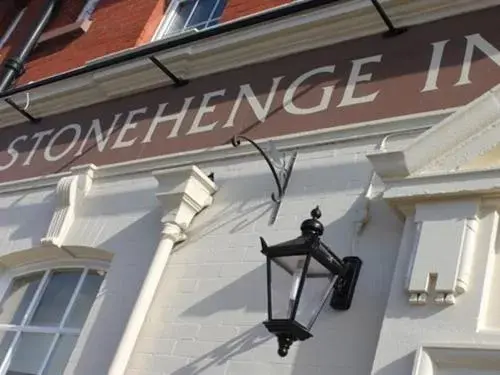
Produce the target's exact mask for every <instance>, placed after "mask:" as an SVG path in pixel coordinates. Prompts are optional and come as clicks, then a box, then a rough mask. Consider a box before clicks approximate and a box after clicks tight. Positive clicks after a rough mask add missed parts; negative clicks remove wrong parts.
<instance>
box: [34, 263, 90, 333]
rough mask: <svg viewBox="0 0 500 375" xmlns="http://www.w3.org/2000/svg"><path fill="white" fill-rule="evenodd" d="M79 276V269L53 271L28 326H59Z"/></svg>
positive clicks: (80, 271) (80, 272)
mask: <svg viewBox="0 0 500 375" xmlns="http://www.w3.org/2000/svg"><path fill="white" fill-rule="evenodd" d="M81 274H82V270H81V269H67V270H60V271H54V272H53V273H52V274H51V276H50V280H49V282H48V285H47V287H46V288H45V291H44V292H43V295H42V299H41V301H40V303H39V305H38V307H37V309H36V311H35V314H34V315H33V318H32V320H31V322H30V325H37V326H47V325H49V326H53V325H59V323H60V322H61V319H62V317H63V314H64V312H65V311H66V308H67V306H68V302H69V300H70V298H71V296H72V295H73V292H74V290H75V287H76V284H77V283H78V280H79V279H80V276H81Z"/></svg>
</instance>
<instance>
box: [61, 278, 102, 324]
mask: <svg viewBox="0 0 500 375" xmlns="http://www.w3.org/2000/svg"><path fill="white" fill-rule="evenodd" d="M103 279H104V274H103V273H102V272H99V271H94V270H89V272H88V273H87V276H86V277H85V280H84V282H83V284H82V288H81V289H80V292H79V293H78V296H77V298H76V300H75V304H74V305H73V308H72V309H71V312H70V314H69V316H68V321H67V322H66V324H65V326H66V327H72V328H81V327H83V324H84V323H85V320H86V319H87V315H88V314H89V311H90V308H91V307H92V304H93V303H94V300H95V297H96V295H97V292H98V291H99V288H100V287H101V283H102V280H103Z"/></svg>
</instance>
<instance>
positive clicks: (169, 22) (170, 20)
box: [153, 0, 225, 39]
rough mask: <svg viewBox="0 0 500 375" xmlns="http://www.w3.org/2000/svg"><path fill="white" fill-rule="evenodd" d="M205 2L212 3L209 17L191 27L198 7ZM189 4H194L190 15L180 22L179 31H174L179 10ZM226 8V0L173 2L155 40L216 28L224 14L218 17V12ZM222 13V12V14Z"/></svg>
mask: <svg viewBox="0 0 500 375" xmlns="http://www.w3.org/2000/svg"><path fill="white" fill-rule="evenodd" d="M204 1H212V8H211V9H210V12H209V16H208V17H207V18H205V19H203V20H201V21H200V22H197V23H196V24H194V25H189V23H190V21H191V20H192V18H193V16H194V14H195V12H196V11H197V10H198V7H199V6H200V4H201V3H203V2H204ZM188 2H194V4H193V6H192V9H191V11H190V13H189V15H188V16H187V17H186V19H184V20H180V22H181V23H182V26H181V27H179V28H178V29H174V28H175V25H176V21H177V17H178V16H179V13H178V10H179V8H180V7H181V6H182V5H183V4H186V3H188ZM221 4H222V6H223V7H224V6H225V0H177V1H173V2H172V3H171V4H170V6H169V8H168V9H167V11H166V13H165V16H164V19H163V20H162V22H161V23H160V26H159V28H158V30H157V31H156V33H155V36H154V38H153V39H162V38H165V37H168V36H171V35H177V34H180V33H183V32H186V31H189V30H192V29H205V28H208V27H212V26H215V25H216V24H217V23H218V21H219V19H220V18H221V15H222V14H219V15H216V12H217V10H218V9H219V7H220V6H221ZM221 13H222V12H221Z"/></svg>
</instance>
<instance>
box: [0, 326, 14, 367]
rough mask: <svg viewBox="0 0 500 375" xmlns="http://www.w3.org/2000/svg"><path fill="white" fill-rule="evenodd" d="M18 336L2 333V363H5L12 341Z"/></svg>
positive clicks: (0, 347)
mask: <svg viewBox="0 0 500 375" xmlns="http://www.w3.org/2000/svg"><path fill="white" fill-rule="evenodd" d="M15 336H16V333H15V332H10V331H9V332H5V331H4V332H0V363H3V361H4V359H5V356H6V354H7V351H8V350H9V348H10V345H11V344H12V340H14V337H15Z"/></svg>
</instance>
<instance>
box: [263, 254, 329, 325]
mask: <svg viewBox="0 0 500 375" xmlns="http://www.w3.org/2000/svg"><path fill="white" fill-rule="evenodd" d="M291 259H292V261H291ZM304 261H305V256H302V257H299V256H293V257H277V258H273V261H272V262H271V280H272V281H271V296H272V316H271V317H270V319H292V320H295V321H297V322H299V323H300V324H302V325H303V326H304V327H309V326H310V325H311V322H312V321H314V320H315V318H316V316H317V314H318V313H319V311H320V309H321V306H322V304H323V300H324V298H325V294H328V293H329V290H330V289H331V286H332V283H331V280H332V276H331V273H330V272H328V271H327V270H326V269H325V268H324V267H323V266H322V265H321V264H319V263H318V262H316V261H315V260H314V259H312V258H311V261H310V267H309V268H308V269H307V270H304V269H303V268H302V267H303V265H304V263H305V262H304ZM293 262H295V263H293ZM312 265H314V266H315V267H314V268H313V269H312V272H311V266H312ZM292 267H293V268H292ZM291 271H292V272H291ZM304 271H306V278H305V281H304V285H303V287H302V291H301V292H300V291H299V285H300V279H301V276H302V272H304ZM318 271H320V272H318ZM299 292H300V295H299ZM294 308H295V317H294V316H292V314H293V311H294Z"/></svg>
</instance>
